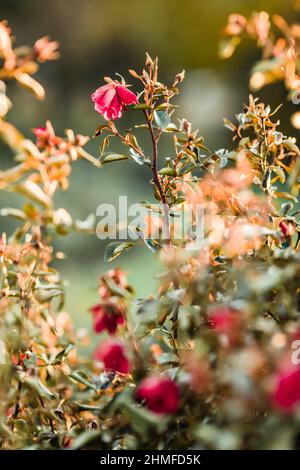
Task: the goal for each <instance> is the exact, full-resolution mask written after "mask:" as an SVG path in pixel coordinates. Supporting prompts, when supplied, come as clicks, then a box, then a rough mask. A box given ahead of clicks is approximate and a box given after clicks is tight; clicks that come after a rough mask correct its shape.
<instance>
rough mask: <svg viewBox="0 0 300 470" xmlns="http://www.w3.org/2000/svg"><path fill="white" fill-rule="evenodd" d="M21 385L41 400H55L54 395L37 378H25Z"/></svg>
mask: <svg viewBox="0 0 300 470" xmlns="http://www.w3.org/2000/svg"><path fill="white" fill-rule="evenodd" d="M23 384H24V385H26V386H27V387H28V388H29V389H31V390H33V391H34V392H35V393H36V394H37V395H38V396H39V397H41V398H44V399H46V400H53V399H54V398H57V396H56V394H54V393H52V392H51V391H50V390H48V388H47V387H46V386H45V385H44V384H43V383H42V382H41V381H40V380H39V379H38V378H37V377H29V376H26V377H24V378H23Z"/></svg>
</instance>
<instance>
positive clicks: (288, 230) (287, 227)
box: [279, 220, 295, 238]
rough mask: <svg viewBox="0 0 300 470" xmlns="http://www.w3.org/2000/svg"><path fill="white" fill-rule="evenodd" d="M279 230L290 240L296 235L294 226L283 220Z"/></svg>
mask: <svg viewBox="0 0 300 470" xmlns="http://www.w3.org/2000/svg"><path fill="white" fill-rule="evenodd" d="M279 228H280V231H281V234H282V236H283V237H284V238H288V237H291V236H293V235H294V232H295V229H294V226H293V224H291V223H288V222H286V221H285V220H282V221H281V222H280V224H279Z"/></svg>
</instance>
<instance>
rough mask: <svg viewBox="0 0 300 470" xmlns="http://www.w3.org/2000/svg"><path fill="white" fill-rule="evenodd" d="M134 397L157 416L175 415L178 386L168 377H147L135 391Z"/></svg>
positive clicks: (177, 401)
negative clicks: (143, 402)
mask: <svg viewBox="0 0 300 470" xmlns="http://www.w3.org/2000/svg"><path fill="white" fill-rule="evenodd" d="M136 397H137V399H138V400H140V401H145V403H146V406H147V408H149V410H151V411H153V412H154V413H158V414H169V413H176V411H177V410H178V408H179V389H178V385H177V384H176V383H175V382H174V381H173V380H171V379H169V378H168V377H148V378H147V379H144V380H143V381H142V382H141V384H140V386H139V387H138V389H137V392H136Z"/></svg>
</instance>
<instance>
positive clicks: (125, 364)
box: [94, 339, 131, 374]
mask: <svg viewBox="0 0 300 470" xmlns="http://www.w3.org/2000/svg"><path fill="white" fill-rule="evenodd" d="M94 359H96V361H100V362H102V363H103V364H104V368H105V370H107V371H109V370H110V371H111V370H113V371H115V372H119V373H120V374H129V372H130V369H131V367H130V362H129V360H128V358H127V356H126V354H125V352H124V346H123V344H122V343H120V342H119V341H116V340H113V339H108V340H106V341H103V342H102V343H100V344H99V346H98V347H97V349H96V351H95V352H94Z"/></svg>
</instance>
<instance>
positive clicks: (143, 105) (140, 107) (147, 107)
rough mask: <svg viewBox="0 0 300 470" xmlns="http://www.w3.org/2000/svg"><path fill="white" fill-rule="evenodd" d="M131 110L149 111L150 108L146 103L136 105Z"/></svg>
mask: <svg viewBox="0 0 300 470" xmlns="http://www.w3.org/2000/svg"><path fill="white" fill-rule="evenodd" d="M133 109H151V106H150V105H149V104H146V103H141V104H136V105H135V106H133Z"/></svg>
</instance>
